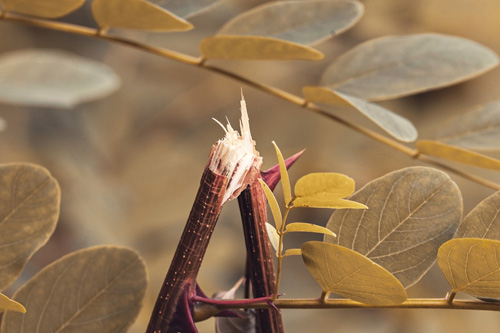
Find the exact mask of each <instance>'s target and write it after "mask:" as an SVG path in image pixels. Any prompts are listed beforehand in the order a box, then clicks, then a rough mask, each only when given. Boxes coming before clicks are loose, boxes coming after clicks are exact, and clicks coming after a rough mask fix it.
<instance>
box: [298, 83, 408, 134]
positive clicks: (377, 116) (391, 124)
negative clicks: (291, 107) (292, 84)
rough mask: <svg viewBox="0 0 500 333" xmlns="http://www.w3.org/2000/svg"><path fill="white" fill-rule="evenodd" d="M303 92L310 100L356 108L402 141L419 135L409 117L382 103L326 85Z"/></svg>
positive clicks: (306, 89) (309, 88)
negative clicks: (366, 99)
mask: <svg viewBox="0 0 500 333" xmlns="http://www.w3.org/2000/svg"><path fill="white" fill-rule="evenodd" d="M302 93H303V95H304V97H305V98H306V99H307V100H308V101H310V102H317V103H326V104H332V105H338V106H343V107H349V108H354V109H356V110H358V111H359V112H361V113H362V114H363V115H364V116H366V117H367V118H368V119H370V120H371V121H373V122H374V123H375V124H376V125H378V126H379V127H380V128H382V129H383V130H384V131H386V132H387V133H389V134H390V135H392V136H393V137H395V138H396V139H398V140H400V141H404V142H412V141H415V140H416V139H417V137H418V132H417V129H416V128H415V126H413V124H412V123H411V122H410V121H409V120H408V119H406V118H404V117H402V116H400V115H398V114H395V113H393V112H392V111H389V110H388V109H386V108H383V107H381V106H380V105H377V104H373V103H369V102H367V101H365V100H362V99H360V98H357V97H354V96H350V95H348V94H345V93H341V92H339V91H336V90H333V89H329V88H324V87H312V86H308V87H304V88H303V89H302Z"/></svg>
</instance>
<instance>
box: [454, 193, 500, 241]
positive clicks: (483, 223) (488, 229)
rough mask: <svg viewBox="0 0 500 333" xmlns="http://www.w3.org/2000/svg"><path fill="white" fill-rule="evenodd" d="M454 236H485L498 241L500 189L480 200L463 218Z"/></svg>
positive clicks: (499, 231) (499, 238)
mask: <svg viewBox="0 0 500 333" xmlns="http://www.w3.org/2000/svg"><path fill="white" fill-rule="evenodd" d="M455 238H487V239H494V240H498V241H500V191H498V192H496V193H494V194H492V195H491V196H489V197H488V198H486V199H484V200H483V201H481V202H480V203H479V204H478V205H477V206H476V207H474V209H473V210H471V211H470V213H469V214H467V216H466V217H465V218H464V220H463V221H462V223H461V224H460V226H459V227H458V230H457V233H456V234H455Z"/></svg>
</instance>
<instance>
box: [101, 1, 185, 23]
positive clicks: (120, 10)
mask: <svg viewBox="0 0 500 333" xmlns="http://www.w3.org/2000/svg"><path fill="white" fill-rule="evenodd" d="M92 14H93V15H94V18H95V20H96V21H97V24H99V27H101V28H111V27H113V28H130V29H141V30H148V31H185V30H191V29H192V28H193V25H192V24H191V23H189V22H188V21H186V20H184V19H182V18H180V17H178V16H176V15H175V14H173V13H171V12H169V11H167V10H165V9H163V8H161V7H160V6H157V5H155V4H152V3H150V2H147V1H145V0H94V1H93V2H92Z"/></svg>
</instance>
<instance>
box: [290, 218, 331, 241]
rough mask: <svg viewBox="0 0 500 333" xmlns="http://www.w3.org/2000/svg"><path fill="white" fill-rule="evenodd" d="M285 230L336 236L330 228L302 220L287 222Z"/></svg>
mask: <svg viewBox="0 0 500 333" xmlns="http://www.w3.org/2000/svg"><path fill="white" fill-rule="evenodd" d="M286 232H316V233H319V234H325V235H330V236H332V237H335V236H337V235H335V234H334V233H333V232H332V231H331V230H330V229H327V228H325V227H322V226H320V225H317V224H312V223H303V222H294V223H290V224H287V226H286Z"/></svg>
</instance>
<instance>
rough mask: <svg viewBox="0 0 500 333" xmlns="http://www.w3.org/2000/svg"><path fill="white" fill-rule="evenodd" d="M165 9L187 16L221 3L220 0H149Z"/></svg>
mask: <svg viewBox="0 0 500 333" xmlns="http://www.w3.org/2000/svg"><path fill="white" fill-rule="evenodd" d="M151 2H153V3H155V4H157V5H158V6H160V7H163V8H165V9H166V10H168V11H170V12H172V13H175V15H177V16H179V17H184V18H188V17H191V16H194V15H197V14H199V13H202V12H204V11H206V10H208V9H210V8H212V7H215V5H216V4H219V3H221V2H222V1H221V0H153V1H151Z"/></svg>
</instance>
